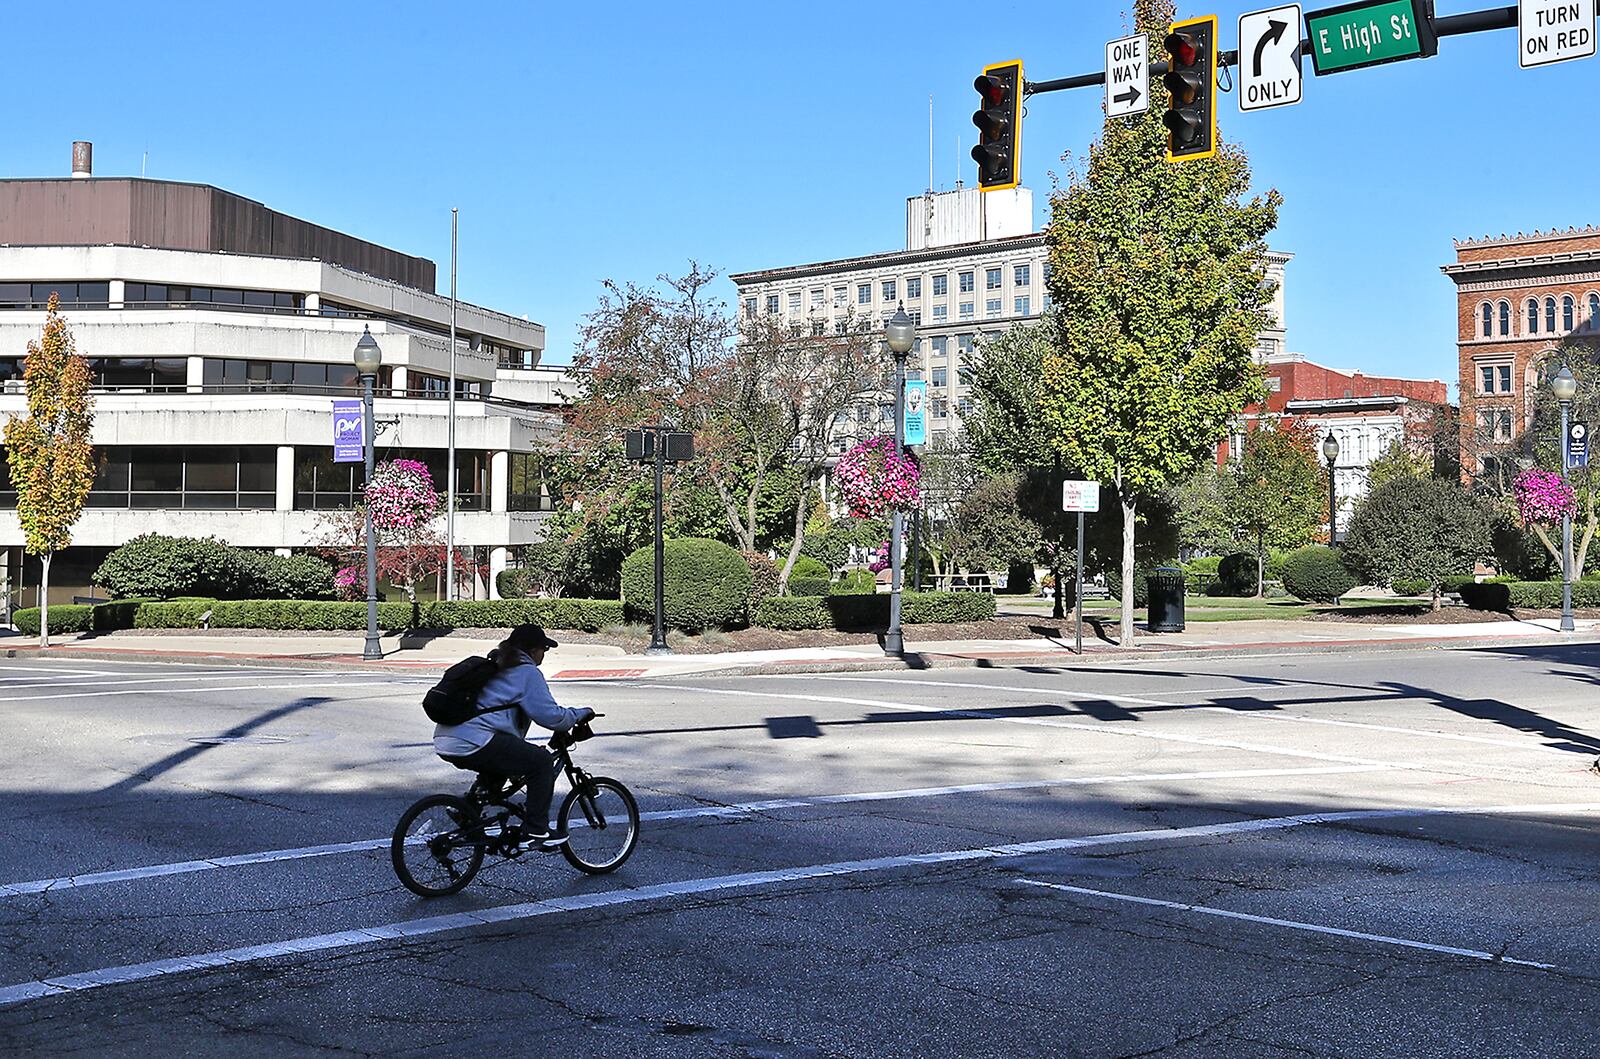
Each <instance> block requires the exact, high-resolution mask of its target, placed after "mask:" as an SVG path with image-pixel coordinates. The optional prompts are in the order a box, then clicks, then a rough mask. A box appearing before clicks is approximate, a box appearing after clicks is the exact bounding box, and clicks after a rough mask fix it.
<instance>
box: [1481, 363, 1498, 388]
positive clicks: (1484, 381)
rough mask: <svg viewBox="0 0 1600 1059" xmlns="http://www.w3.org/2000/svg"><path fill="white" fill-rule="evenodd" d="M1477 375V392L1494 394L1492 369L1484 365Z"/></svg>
mask: <svg viewBox="0 0 1600 1059" xmlns="http://www.w3.org/2000/svg"><path fill="white" fill-rule="evenodd" d="M1478 374H1479V376H1480V377H1479V379H1478V382H1479V383H1480V384H1481V385H1480V386H1479V388H1478V392H1479V393H1494V368H1492V367H1490V366H1489V365H1487V364H1485V365H1484V366H1483V367H1481V368H1479V369H1478Z"/></svg>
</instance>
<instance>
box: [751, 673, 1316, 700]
mask: <svg viewBox="0 0 1600 1059" xmlns="http://www.w3.org/2000/svg"><path fill="white" fill-rule="evenodd" d="M775 675H776V676H777V677H779V678H781V679H785V680H795V679H800V674H798V673H778V674H775ZM815 679H818V680H837V681H842V682H844V683H873V684H918V685H925V686H927V687H931V688H981V689H983V690H986V691H1016V692H1021V693H1023V694H1027V695H1048V696H1050V697H1051V698H1057V699H1069V700H1078V699H1087V700H1090V701H1103V702H1131V703H1134V704H1135V705H1139V706H1186V705H1189V704H1188V703H1182V702H1171V701H1169V700H1168V699H1151V698H1142V697H1139V696H1136V695H1113V694H1111V693H1109V692H1104V691H1068V690H1063V689H1057V688H1033V687H1027V686H1024V685H1020V684H984V683H980V682H978V681H973V680H923V679H918V678H916V677H851V676H818V677H816V678H815ZM1304 687H1309V685H1306V684H1290V683H1284V684H1234V685H1231V686H1229V687H1226V688H1173V689H1172V691H1171V694H1172V695H1178V696H1190V695H1220V694H1223V693H1224V692H1230V691H1256V690H1262V691H1277V690H1278V689H1280V688H1304Z"/></svg>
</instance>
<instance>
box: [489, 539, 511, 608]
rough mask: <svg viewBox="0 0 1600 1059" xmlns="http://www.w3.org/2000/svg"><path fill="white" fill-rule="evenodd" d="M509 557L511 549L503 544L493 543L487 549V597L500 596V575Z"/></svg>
mask: <svg viewBox="0 0 1600 1059" xmlns="http://www.w3.org/2000/svg"><path fill="white" fill-rule="evenodd" d="M510 558H511V549H510V548H507V547H506V546H505V545H499V544H497V545H495V546H494V547H492V548H490V549H489V598H490V599H499V598H500V575H501V574H502V573H504V572H505V568H506V565H507V563H508V562H509V561H510Z"/></svg>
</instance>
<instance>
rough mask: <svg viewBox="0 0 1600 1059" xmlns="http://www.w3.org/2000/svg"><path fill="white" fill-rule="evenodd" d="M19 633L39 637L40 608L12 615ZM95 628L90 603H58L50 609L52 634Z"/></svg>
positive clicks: (29, 608) (20, 611)
mask: <svg viewBox="0 0 1600 1059" xmlns="http://www.w3.org/2000/svg"><path fill="white" fill-rule="evenodd" d="M11 620H12V622H13V623H15V624H16V626H17V631H18V632H20V633H23V634H24V635H26V636H38V635H39V608H38V607H24V608H22V609H21V610H19V611H16V612H15V613H14V614H12V615H11ZM92 628H94V607H93V606H92V605H90V604H88V603H57V604H55V605H54V606H53V607H51V608H50V631H51V632H88V631H89V630H90V629H92Z"/></svg>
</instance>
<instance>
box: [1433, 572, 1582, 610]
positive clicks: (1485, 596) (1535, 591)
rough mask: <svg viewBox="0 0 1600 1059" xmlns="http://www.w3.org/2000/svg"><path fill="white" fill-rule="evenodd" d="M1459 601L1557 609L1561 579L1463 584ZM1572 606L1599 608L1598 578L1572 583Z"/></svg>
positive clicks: (1505, 607) (1494, 606) (1480, 607)
mask: <svg viewBox="0 0 1600 1059" xmlns="http://www.w3.org/2000/svg"><path fill="white" fill-rule="evenodd" d="M1461 601H1462V602H1463V603H1465V604H1466V605H1467V606H1469V607H1471V608H1472V609H1473V610H1493V611H1509V610H1512V609H1514V608H1517V609H1522V610H1559V609H1560V607H1561V582H1560V581H1507V580H1493V581H1485V582H1483V583H1482V584H1473V585H1463V586H1462V588H1461ZM1572 605H1573V606H1574V607H1600V579H1591V578H1585V579H1583V580H1582V581H1574V582H1572Z"/></svg>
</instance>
